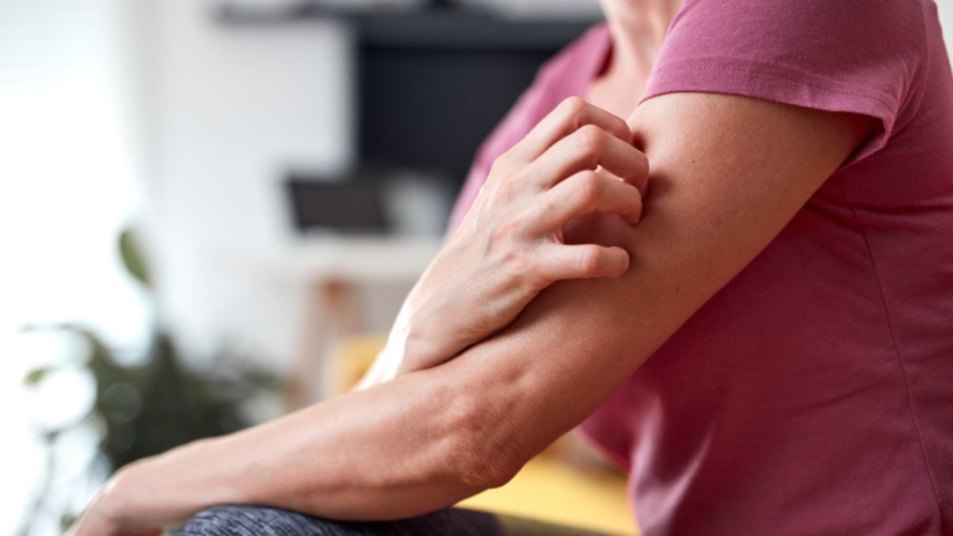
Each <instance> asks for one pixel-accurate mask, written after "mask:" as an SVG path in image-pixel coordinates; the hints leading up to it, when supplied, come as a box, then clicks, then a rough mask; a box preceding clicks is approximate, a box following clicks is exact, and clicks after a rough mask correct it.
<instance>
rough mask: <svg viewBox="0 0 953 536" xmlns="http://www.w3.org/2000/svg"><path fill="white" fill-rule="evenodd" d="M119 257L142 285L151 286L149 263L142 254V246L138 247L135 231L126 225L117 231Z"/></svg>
mask: <svg viewBox="0 0 953 536" xmlns="http://www.w3.org/2000/svg"><path fill="white" fill-rule="evenodd" d="M119 257H120V258H121V259H122V264H123V266H125V267H126V271H127V272H129V274H130V275H131V276H133V277H134V278H136V280H137V281H139V282H140V283H142V285H143V286H144V287H146V288H152V274H151V271H150V269H149V265H148V263H147V262H146V258H145V256H144V255H143V254H142V248H140V247H139V242H138V240H137V239H136V235H135V233H134V232H133V231H132V229H130V228H128V227H127V228H126V229H123V230H122V232H121V233H119Z"/></svg>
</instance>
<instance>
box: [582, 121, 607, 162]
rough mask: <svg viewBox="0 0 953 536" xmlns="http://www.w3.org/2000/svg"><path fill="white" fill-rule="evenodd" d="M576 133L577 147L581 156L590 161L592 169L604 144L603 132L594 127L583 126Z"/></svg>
mask: <svg viewBox="0 0 953 536" xmlns="http://www.w3.org/2000/svg"><path fill="white" fill-rule="evenodd" d="M576 132H577V136H578V138H579V145H578V147H579V150H580V152H581V153H582V156H583V157H585V158H587V159H589V160H591V162H590V163H591V164H592V167H595V164H596V159H597V158H598V157H599V153H600V152H601V151H602V147H603V145H604V144H605V132H603V131H602V129H601V128H599V127H597V126H595V125H584V126H582V127H580V128H579V130H577V131H576Z"/></svg>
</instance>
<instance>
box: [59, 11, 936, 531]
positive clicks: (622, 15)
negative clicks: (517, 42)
mask: <svg viewBox="0 0 953 536" xmlns="http://www.w3.org/2000/svg"><path fill="white" fill-rule="evenodd" d="M603 5H604V8H605V11H606V15H607V19H608V29H605V28H599V29H595V30H593V31H592V32H590V33H589V34H587V35H586V36H584V37H583V38H582V39H581V40H580V41H579V42H577V43H576V44H574V45H572V46H571V47H570V48H569V49H568V50H567V51H565V52H564V53H563V54H561V55H560V56H559V57H558V58H556V59H555V60H553V61H552V62H551V63H550V64H549V65H548V66H547V67H546V68H545V69H544V70H543V71H542V72H541V74H540V76H539V77H538V79H537V80H536V82H535V84H534V87H533V88H531V90H530V91H529V92H528V93H527V94H526V95H525V96H524V98H523V99H521V101H520V103H519V104H518V105H517V107H516V108H515V109H514V111H513V112H512V113H511V114H510V116H509V117H508V118H507V119H506V120H505V121H504V123H503V125H502V126H501V127H500V129H498V130H497V132H496V133H495V134H494V135H493V137H492V138H491V139H490V140H489V141H488V142H487V144H486V145H485V146H484V148H483V149H482V151H481V155H480V157H479V158H478V161H477V164H476V165H475V167H474V171H473V173H472V174H471V176H470V179H469V181H468V183H467V186H466V187H465V190H464V192H463V194H462V196H461V199H460V202H459V203H458V208H457V211H456V213H455V220H454V221H455V222H458V224H459V226H458V227H457V229H456V230H455V231H454V232H453V233H452V234H451V235H450V236H449V238H448V242H447V244H446V246H445V247H444V249H443V250H442V251H441V253H440V254H439V255H438V257H437V258H436V259H435V261H434V262H433V264H432V265H431V266H430V268H429V269H428V270H427V272H426V273H425V274H424V276H423V277H422V278H421V280H420V281H419V282H418V284H417V286H416V287H415V289H414V290H413V291H412V293H411V295H410V296H409V297H408V300H407V302H406V304H405V306H404V309H403V310H402V312H401V314H400V316H399V318H398V321H397V323H396V324H395V327H394V330H393V332H392V336H391V338H390V340H389V343H388V345H387V348H386V349H385V351H384V353H383V354H382V356H381V359H379V361H378V363H377V364H375V367H374V369H373V371H372V373H371V375H370V376H369V377H368V379H367V380H366V381H365V383H364V387H365V389H363V390H360V391H357V392H354V393H351V394H349V395H346V396H344V397H341V398H338V399H335V400H331V401H328V402H325V403H322V404H318V405H316V406H314V407H311V408H308V409H306V410H303V411H301V412H298V413H296V414H293V415H290V416H288V417H284V418H282V419H279V420H278V421H275V422H272V423H269V424H266V425H263V426H260V427H256V428H253V429H251V430H248V431H245V432H241V433H239V434H235V435H233V436H227V437H223V438H218V439H213V440H207V441H202V442H198V443H196V444H193V445H190V446H186V447H184V448H180V449H176V450H174V451H172V452H170V453H167V454H165V455H163V456H159V457H157V458H154V459H149V460H146V461H143V462H140V463H137V464H134V465H132V466H131V467H128V468H125V469H123V470H122V471H120V472H119V474H118V475H117V477H116V478H115V479H114V480H113V481H112V482H111V483H110V484H109V485H108V486H107V488H106V489H105V490H104V492H103V493H102V494H101V495H100V496H99V497H98V498H97V500H96V501H95V502H94V504H93V505H92V506H91V507H90V508H89V510H88V511H87V513H86V515H85V517H84V518H83V520H82V521H81V522H80V523H79V525H78V529H77V532H78V534H82V535H87V534H135V533H139V532H144V531H148V530H150V529H153V528H155V527H159V526H163V525H169V524H178V523H183V522H185V521H186V520H188V519H189V518H190V516H193V514H195V513H196V512H198V511H200V510H203V509H205V510H204V511H202V512H201V513H200V514H198V515H197V516H195V517H194V518H193V519H192V520H191V521H190V522H189V524H188V525H187V527H186V529H185V530H184V532H185V533H186V534H201V533H211V534H215V533H222V534H225V533H237V534H241V533H242V530H246V529H247V531H249V533H255V529H254V527H255V526H256V524H258V525H257V526H258V527H259V531H260V530H263V529H262V528H261V527H263V526H271V527H275V526H278V527H281V528H280V530H288V531H291V530H292V528H294V529H293V530H299V531H301V533H303V534H304V533H308V532H306V531H308V530H310V531H312V532H313V533H318V534H351V533H355V534H365V533H374V532H375V531H377V532H380V533H388V531H391V532H390V533H421V532H430V533H452V534H468V533H470V534H487V533H493V532H494V531H497V530H498V527H497V526H496V525H495V522H494V520H493V519H492V518H487V517H485V516H479V515H476V514H472V513H466V512H462V511H458V510H452V509H451V510H440V511H438V512H437V513H435V514H430V515H423V516H421V515H422V514H426V513H428V512H433V511H435V510H439V509H441V508H444V507H446V506H450V505H452V504H454V503H455V502H457V501H458V500H460V499H462V498H464V497H466V496H468V495H471V494H473V493H476V492H478V491H480V490H482V489H486V488H488V487H493V486H497V485H500V484H502V483H504V482H506V481H507V480H508V479H509V478H510V477H511V476H512V475H513V474H514V473H515V472H516V471H517V470H518V469H519V467H520V466H521V465H522V464H523V463H524V462H525V461H526V460H528V459H529V458H530V457H531V456H532V455H533V454H535V453H536V452H538V451H539V450H540V449H542V448H543V447H544V446H545V445H547V444H548V443H549V442H551V441H552V440H553V439H555V438H556V437H557V436H559V435H560V434H561V433H563V432H565V431H567V430H569V429H571V428H572V427H574V426H576V425H577V424H579V423H582V422H583V421H585V422H584V423H583V426H582V428H583V430H584V431H585V432H586V433H588V434H589V435H590V436H592V438H593V439H594V440H595V441H596V442H597V444H599V445H600V446H602V447H603V449H604V450H605V451H606V453H607V454H608V455H609V456H611V457H612V458H613V459H615V460H616V461H618V462H619V463H620V464H622V465H623V466H624V467H627V468H630V469H631V470H632V472H631V483H630V485H631V489H632V493H633V497H634V500H635V503H636V507H637V510H638V515H637V517H638V520H639V524H640V526H641V527H642V530H643V532H644V533H645V534H648V535H655V534H834V533H836V534H949V533H950V531H951V530H953V411H951V408H953V389H951V388H950V386H951V385H953V245H951V244H953V158H951V157H950V154H951V151H950V149H951V148H953V77H951V74H950V68H949V61H948V58H947V57H946V55H945V51H944V47H943V43H942V38H941V33H940V28H939V25H938V22H937V18H936V7H935V5H934V4H933V2H932V1H931V0H908V1H902V2H901V1H897V0H842V1H816V2H815V1H804V0H686V1H685V3H684V5H682V4H681V2H679V1H675V0H672V1H667V0H605V1H604V3H603ZM574 95H575V96H576V97H585V98H586V99H587V100H588V101H590V104H586V103H584V102H583V101H582V100H580V99H578V98H576V99H572V98H570V99H569V100H563V99H564V98H566V97H572V96H574ZM560 101H562V102H563V103H562V104H559V105H558V106H557V104H558V103H559V102H560ZM619 117H627V118H628V119H627V122H624V121H622V120H621V119H619ZM646 158H647V160H648V165H649V166H650V167H651V178H650V183H651V184H650V185H649V186H648V188H646V184H645V180H646V170H647V167H646V161H645V160H646ZM490 163H492V166H490V165H489V164H490ZM649 190H650V195H649V196H648V197H646V199H645V210H644V214H643V213H642V198H641V195H640V193H646V192H648V191H649ZM478 192H479V193H478ZM647 195H648V194H647ZM471 205H472V206H471ZM639 220H640V221H639ZM635 222H637V223H635ZM557 281H558V283H556V284H553V283H554V282H557ZM650 356H651V360H649V357H650ZM222 504H230V505H236V506H228V507H214V506H213V505H222ZM240 505H246V506H240ZM247 505H261V506H254V507H253V506H247ZM210 507H211V508H210ZM295 512H297V513H295ZM412 516H421V517H417V518H415V519H412V520H409V521H400V522H393V523H383V524H375V523H365V524H356V525H351V524H339V523H333V522H329V521H322V520H320V519H318V518H329V519H340V520H357V521H373V520H391V519H400V518H409V517H412ZM223 527H225V528H223ZM242 527H245V528H242ZM249 527H250V528H249ZM274 530H279V529H274ZM216 531H219V532H216ZM322 531H323V532H322ZM347 531H351V532H347ZM360 531H364V532H360ZM401 531H403V532H401Z"/></svg>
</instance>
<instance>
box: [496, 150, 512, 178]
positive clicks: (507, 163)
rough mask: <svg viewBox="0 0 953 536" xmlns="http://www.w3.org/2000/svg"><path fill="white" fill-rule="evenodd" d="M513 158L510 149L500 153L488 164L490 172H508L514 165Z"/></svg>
mask: <svg viewBox="0 0 953 536" xmlns="http://www.w3.org/2000/svg"><path fill="white" fill-rule="evenodd" d="M514 159H515V157H514V156H513V153H512V152H511V150H510V151H506V152H505V153H503V154H501V155H500V156H498V157H497V158H496V160H494V161H493V164H492V165H491V166H490V174H491V175H495V174H500V173H502V174H506V173H508V172H509V171H510V170H512V169H513V167H514V162H513V160H514Z"/></svg>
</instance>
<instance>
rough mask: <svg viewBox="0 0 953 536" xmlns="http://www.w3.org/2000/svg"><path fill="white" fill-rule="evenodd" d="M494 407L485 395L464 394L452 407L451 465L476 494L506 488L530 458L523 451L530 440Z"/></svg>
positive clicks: (456, 474) (461, 479) (459, 477)
mask: <svg viewBox="0 0 953 536" xmlns="http://www.w3.org/2000/svg"><path fill="white" fill-rule="evenodd" d="M495 406H498V404H495V403H493V402H491V401H488V400H485V395H476V396H467V395H461V396H458V397H456V399H455V400H454V402H453V403H452V404H451V415H452V416H451V417H450V419H451V422H452V423H453V424H452V432H451V436H452V437H453V440H452V441H451V442H450V444H452V445H453V447H452V449H451V452H450V453H449V456H450V457H451V463H450V466H451V467H452V468H453V473H454V477H455V478H456V479H458V480H459V481H460V482H461V483H462V484H463V485H464V486H466V487H468V488H472V489H475V490H477V491H482V490H485V489H490V488H498V487H501V486H503V485H504V484H506V483H507V482H509V481H510V480H512V479H513V477H514V476H516V473H518V472H519V470H520V469H522V467H523V465H524V464H525V463H526V462H527V461H528V460H529V458H530V456H529V455H527V454H526V453H525V449H523V448H521V446H522V445H525V444H526V443H527V441H526V438H525V437H520V436H518V435H517V431H518V430H519V429H520V427H518V426H515V423H513V422H509V421H507V419H506V417H505V416H502V415H499V413H498V412H497V411H495V409H496V408H495Z"/></svg>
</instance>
